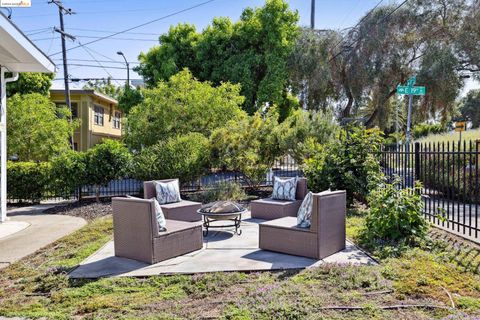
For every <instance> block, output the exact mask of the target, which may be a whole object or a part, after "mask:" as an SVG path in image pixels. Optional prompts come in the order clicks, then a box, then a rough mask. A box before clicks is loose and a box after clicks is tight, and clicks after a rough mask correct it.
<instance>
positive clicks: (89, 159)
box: [85, 139, 132, 201]
mask: <svg viewBox="0 0 480 320" xmlns="http://www.w3.org/2000/svg"><path fill="white" fill-rule="evenodd" d="M85 163H86V171H85V173H86V174H85V177H86V181H85V182H86V183H87V184H90V185H94V186H95V189H96V197H97V201H99V196H100V187H101V186H106V185H107V184H108V183H109V182H110V181H112V180H115V179H119V178H123V177H124V176H125V175H127V174H128V173H129V172H130V170H131V165H132V156H131V154H130V152H129V151H128V149H127V148H126V147H125V146H124V145H123V144H122V143H121V142H118V141H115V140H108V139H107V140H104V141H103V142H102V143H100V144H97V145H96V146H94V147H93V148H91V149H89V150H88V151H87V152H86V154H85Z"/></svg>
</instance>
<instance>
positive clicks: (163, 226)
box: [126, 194, 167, 232]
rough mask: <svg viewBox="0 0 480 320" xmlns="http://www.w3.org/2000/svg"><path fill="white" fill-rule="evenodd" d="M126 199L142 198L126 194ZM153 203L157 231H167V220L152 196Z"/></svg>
mask: <svg viewBox="0 0 480 320" xmlns="http://www.w3.org/2000/svg"><path fill="white" fill-rule="evenodd" d="M126 197H127V198H128V199H140V200H143V199H142V198H138V197H133V196H131V195H128V194H127V196H126ZM152 199H153V200H154V203H155V217H156V218H157V223H158V231H159V232H164V231H167V220H165V216H164V215H163V210H162V207H160V204H159V203H158V201H157V199H156V198H152Z"/></svg>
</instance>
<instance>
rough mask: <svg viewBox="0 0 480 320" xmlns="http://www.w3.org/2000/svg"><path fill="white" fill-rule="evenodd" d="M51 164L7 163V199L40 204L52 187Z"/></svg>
mask: <svg viewBox="0 0 480 320" xmlns="http://www.w3.org/2000/svg"><path fill="white" fill-rule="evenodd" d="M51 168H52V166H51V164H50V163H48V162H43V163H35V162H11V161H8V162H7V197H8V198H9V199H18V200H21V201H25V202H32V203H38V202H40V200H42V199H43V198H44V197H45V195H46V193H47V192H48V189H50V185H51Z"/></svg>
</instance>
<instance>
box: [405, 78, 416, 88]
mask: <svg viewBox="0 0 480 320" xmlns="http://www.w3.org/2000/svg"><path fill="white" fill-rule="evenodd" d="M416 82H417V77H415V76H413V77H411V78H410V79H408V80H407V86H409V87H413V86H414V85H415V83H416Z"/></svg>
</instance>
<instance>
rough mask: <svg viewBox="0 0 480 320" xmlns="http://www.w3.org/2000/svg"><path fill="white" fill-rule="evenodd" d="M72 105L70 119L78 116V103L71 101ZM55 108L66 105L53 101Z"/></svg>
mask: <svg viewBox="0 0 480 320" xmlns="http://www.w3.org/2000/svg"><path fill="white" fill-rule="evenodd" d="M70 104H71V105H72V119H76V118H78V103H76V102H71V103H70ZM55 105H56V106H57V108H65V107H66V106H67V105H66V104H65V103H63V102H55Z"/></svg>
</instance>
